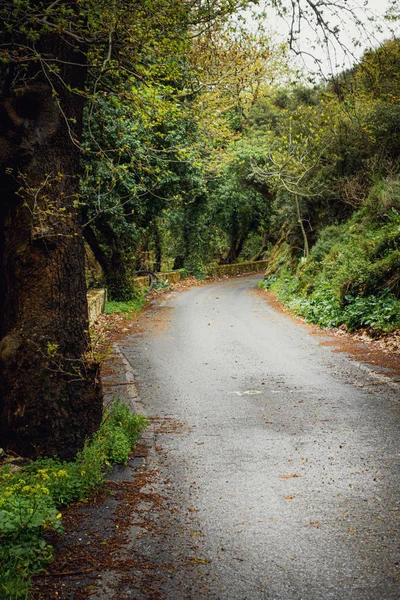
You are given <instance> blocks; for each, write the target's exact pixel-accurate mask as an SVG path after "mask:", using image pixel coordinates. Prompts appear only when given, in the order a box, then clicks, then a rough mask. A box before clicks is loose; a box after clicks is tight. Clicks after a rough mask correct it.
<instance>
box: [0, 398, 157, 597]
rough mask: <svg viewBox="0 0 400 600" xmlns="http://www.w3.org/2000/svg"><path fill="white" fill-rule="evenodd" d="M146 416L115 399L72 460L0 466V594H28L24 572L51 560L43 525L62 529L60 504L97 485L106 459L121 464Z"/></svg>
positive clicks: (81, 496) (83, 496)
mask: <svg viewBox="0 0 400 600" xmlns="http://www.w3.org/2000/svg"><path fill="white" fill-rule="evenodd" d="M146 425H147V420H146V419H145V418H144V417H142V416H140V415H136V414H134V413H132V412H131V411H130V410H129V408H128V407H127V406H126V404H124V403H123V402H120V401H116V402H114V403H113V404H112V405H111V406H110V407H109V408H108V409H106V410H105V411H104V418H103V422H102V424H101V427H100V429H99V430H98V431H97V432H96V433H95V435H94V436H93V438H92V440H90V441H88V442H87V443H86V444H85V446H84V448H83V450H82V451H81V452H80V453H79V454H78V455H77V457H76V460H74V461H71V462H62V461H60V460H58V459H57V458H39V459H37V460H35V461H34V462H32V463H30V464H29V465H26V466H23V467H21V468H18V467H15V465H13V464H12V463H6V464H4V465H3V466H2V467H1V468H0V598H2V599H3V598H4V600H6V599H7V600H22V599H26V598H28V597H29V589H30V583H29V578H30V576H31V575H32V574H35V573H39V572H40V571H42V570H43V569H44V568H45V566H46V565H47V564H48V563H49V562H50V561H51V560H52V547H51V546H50V545H49V544H48V543H47V542H46V540H45V539H44V537H43V536H44V533H45V531H46V530H52V531H55V532H57V533H61V532H62V514H61V512H60V509H61V508H62V507H63V506H66V505H67V504H69V503H70V502H71V501H72V500H84V499H86V498H87V496H88V494H89V493H90V491H91V490H92V489H94V488H95V487H97V486H99V485H101V483H102V482H103V481H104V479H105V476H106V473H107V470H108V468H109V467H110V465H112V464H115V463H121V464H126V463H127V460H128V457H129V454H130V453H131V451H132V449H133V447H134V445H135V442H136V440H137V438H138V436H139V434H140V431H141V430H142V429H143V428H144V427H145V426H146Z"/></svg>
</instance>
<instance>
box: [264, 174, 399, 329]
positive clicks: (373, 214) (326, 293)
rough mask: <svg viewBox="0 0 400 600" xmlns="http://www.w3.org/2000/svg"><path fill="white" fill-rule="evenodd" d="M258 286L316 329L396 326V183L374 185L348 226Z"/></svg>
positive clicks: (336, 228)
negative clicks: (274, 294)
mask: <svg viewBox="0 0 400 600" xmlns="http://www.w3.org/2000/svg"><path fill="white" fill-rule="evenodd" d="M283 253H284V248H282V249H281V254H283ZM278 255H279V252H278ZM261 285H262V287H264V288H265V289H272V290H276V292H277V294H278V297H279V299H280V300H282V301H284V302H286V303H287V304H288V306H289V307H290V308H291V309H292V310H293V311H294V312H295V313H296V314H298V315H301V316H302V317H305V318H306V320H308V321H310V322H313V323H317V324H318V325H320V326H321V327H336V326H338V325H342V324H344V325H346V327H347V328H348V329H349V330H353V329H358V328H361V327H368V328H371V329H375V330H382V331H391V330H393V329H396V328H398V327H400V299H399V297H400V182H399V181H388V182H381V183H379V184H377V185H376V186H375V187H374V188H372V190H371V192H370V194H369V196H368V198H367V202H366V204H365V206H364V207H363V208H362V209H360V210H358V211H357V212H356V213H355V214H354V215H352V217H351V218H350V219H349V220H348V221H346V222H344V223H343V224H341V225H332V226H330V227H327V228H326V229H324V230H323V231H322V233H321V235H320V237H319V239H318V241H317V243H316V244H315V246H314V247H313V248H312V250H311V253H310V257H309V258H308V259H303V260H301V261H300V262H299V264H298V266H297V267H296V268H292V269H290V267H288V264H287V263H284V264H280V265H279V264H278V261H277V262H276V266H275V273H274V274H270V275H269V277H267V279H266V280H265V281H264V282H262V284H261Z"/></svg>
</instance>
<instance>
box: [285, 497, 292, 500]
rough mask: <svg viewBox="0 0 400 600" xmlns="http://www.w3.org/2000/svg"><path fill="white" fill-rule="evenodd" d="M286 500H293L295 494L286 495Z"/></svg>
mask: <svg viewBox="0 0 400 600" xmlns="http://www.w3.org/2000/svg"><path fill="white" fill-rule="evenodd" d="M284 498H285V500H293V498H294V496H284Z"/></svg>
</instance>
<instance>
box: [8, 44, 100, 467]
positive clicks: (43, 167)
mask: <svg viewBox="0 0 400 600" xmlns="http://www.w3.org/2000/svg"><path fill="white" fill-rule="evenodd" d="M40 45H42V47H40ZM39 51H45V52H46V53H47V55H50V56H55V57H57V58H58V59H59V60H61V61H68V63H71V62H73V58H74V52H73V51H71V46H70V45H69V44H67V43H65V42H64V41H63V40H62V39H61V37H58V36H48V38H47V39H46V40H45V41H43V40H42V42H41V43H39ZM77 54H78V53H77ZM83 56H84V55H83V54H82V53H80V52H79V55H78V60H79V62H80V63H82V60H83ZM35 64H37V63H35ZM60 64H61V66H60V69H59V75H60V77H61V78H62V79H63V80H64V82H65V84H66V85H68V86H70V87H71V88H78V89H83V86H84V78H85V73H84V69H81V68H78V67H76V66H72V65H70V64H67V62H65V63H60ZM35 69H36V72H35V71H33V72H31V73H29V72H28V75H30V76H31V77H30V81H31V82H32V83H29V82H28V83H27V84H26V85H25V86H24V87H23V88H22V89H20V90H14V92H12V91H10V90H5V91H4V92H3V94H2V97H1V98H0V105H1V109H0V110H1V114H0V126H1V134H0V135H1V137H0V165H1V167H2V169H3V172H2V175H1V193H2V200H1V208H0V436H1V437H0V439H1V443H2V445H3V444H4V445H6V446H7V447H8V448H10V449H12V450H14V451H15V452H17V453H19V454H22V455H24V456H35V455H37V454H40V455H52V454H54V453H56V454H57V455H58V456H59V457H60V458H72V457H73V456H74V455H75V454H76V452H77V451H78V450H79V449H80V448H82V446H83V443H84V441H85V438H86V437H87V436H88V435H90V434H91V433H92V432H93V431H94V430H95V429H96V427H97V426H98V424H99V422H100V419H101V413H102V402H101V393H100V386H99V383H98V379H97V366H96V364H95V363H94V362H93V361H92V360H91V359H90V342H89V337H88V315H87V302H86V285H85V274H84V247H83V240H82V236H81V229H80V220H79V216H78V213H77V209H76V207H75V206H74V200H75V199H76V197H77V195H78V193H79V181H78V178H77V175H78V174H79V148H78V147H77V146H76V144H75V143H74V142H73V140H72V137H73V136H76V137H78V138H79V136H80V130H81V124H82V110H83V101H82V99H81V98H80V96H78V95H73V94H71V93H70V92H68V91H67V88H66V87H65V86H64V85H60V86H59V89H58V90H57V91H58V93H59V95H58V99H59V101H60V104H61V106H62V108H63V111H64V114H65V115H66V116H67V117H68V118H69V119H74V120H75V121H70V123H72V122H73V123H74V125H73V127H74V132H73V134H72V132H71V131H69V127H67V123H66V119H65V118H64V116H63V115H62V113H61V111H60V108H59V106H58V104H57V101H56V100H55V97H54V90H53V89H52V87H51V86H50V85H49V81H48V79H47V78H46V76H44V74H43V73H42V72H41V71H40V70H39V67H37V66H36V67H35ZM7 168H8V169H11V171H5V169H7Z"/></svg>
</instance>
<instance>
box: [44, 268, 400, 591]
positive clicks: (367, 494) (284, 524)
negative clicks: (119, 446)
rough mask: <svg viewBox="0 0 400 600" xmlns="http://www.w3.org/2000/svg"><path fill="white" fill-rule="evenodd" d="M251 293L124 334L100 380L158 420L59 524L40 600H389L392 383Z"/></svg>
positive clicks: (193, 296) (236, 291) (195, 303)
mask: <svg viewBox="0 0 400 600" xmlns="http://www.w3.org/2000/svg"><path fill="white" fill-rule="evenodd" d="M258 280H259V276H249V277H243V278H239V279H236V280H230V281H227V282H223V283H217V284H212V285H207V286H202V287H197V288H192V289H190V290H188V291H186V292H184V293H172V294H170V295H169V296H167V297H166V298H164V299H163V300H162V301H161V302H159V303H156V304H155V305H154V306H153V307H151V308H150V310H149V311H147V312H146V313H145V314H144V315H142V316H141V317H140V318H139V321H138V323H137V325H135V324H134V323H130V324H129V323H127V327H126V329H127V330H128V329H129V328H130V327H132V330H131V331H133V333H132V334H128V333H126V332H125V334H124V335H125V337H124V339H123V340H122V341H119V342H118V344H117V346H116V348H117V351H118V352H117V356H116V357H115V360H116V363H115V365H116V366H115V368H114V371H113V374H112V375H108V376H107V375H105V374H103V375H105V379H104V384H105V385H106V386H107V385H108V386H110V387H108V390H109V391H111V390H112V394H114V395H115V396H123V397H125V399H126V400H127V401H129V402H131V404H132V405H133V406H134V408H135V409H136V410H139V411H141V412H143V413H145V414H147V415H148V416H150V417H151V424H150V426H149V428H148V429H147V430H146V431H145V432H144V435H143V440H142V441H141V442H140V444H139V446H138V449H137V452H136V456H135V457H134V458H133V459H132V460H131V461H130V463H129V465H128V466H127V467H118V468H114V470H113V473H112V475H111V480H110V481H109V482H108V484H107V488H106V493H105V494H103V495H102V496H100V498H99V499H98V500H97V501H96V502H95V503H94V504H93V505H92V506H90V505H89V506H88V505H82V506H79V505H78V507H76V508H74V507H72V508H71V511H70V512H69V514H67V515H66V517H65V519H66V523H67V531H66V536H65V537H64V538H63V540H61V541H59V542H57V543H56V561H55V562H54V563H53V565H51V569H50V571H51V572H50V574H49V576H42V577H41V578H40V577H39V578H37V579H36V580H35V582H36V583H35V586H36V587H35V592H36V593H35V596H34V597H35V599H37V600H50V599H51V600H53V599H55V598H58V599H60V600H86V599H89V598H90V600H128V599H134V600H395V599H396V600H398V599H399V598H400V588H399V568H400V557H399V528H398V525H399V523H398V509H399V503H400V498H399V494H398V492H399V487H400V486H399V478H400V473H399V469H398V464H399V456H400V451H399V415H400V413H399V401H400V388H399V383H398V379H397V380H396V378H395V377H391V375H390V374H389V373H386V374H382V373H381V371H380V372H378V370H377V369H376V368H373V367H371V366H368V365H365V364H363V363H360V362H358V361H356V360H353V359H351V358H350V357H349V356H348V355H346V354H344V353H337V352H335V349H334V348H333V347H332V346H328V345H326V344H325V345H324V343H323V342H324V341H326V339H327V338H326V336H324V335H323V334H321V335H317V336H316V335H311V333H310V329H309V328H308V327H305V326H302V325H300V324H298V323H297V322H295V321H294V320H293V319H291V318H290V317H288V316H287V315H284V314H281V313H280V312H277V311H276V310H274V309H273V308H272V307H271V306H269V304H268V303H267V301H266V298H265V295H263V294H262V293H261V292H259V291H257V289H256V283H257V281H258ZM329 339H332V338H329ZM321 342H322V343H321ZM118 357H119V358H118ZM121 365H123V366H122V368H121ZM132 382H134V385H132ZM107 492H108V493H107ZM67 513H68V511H67Z"/></svg>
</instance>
